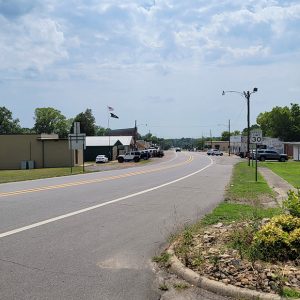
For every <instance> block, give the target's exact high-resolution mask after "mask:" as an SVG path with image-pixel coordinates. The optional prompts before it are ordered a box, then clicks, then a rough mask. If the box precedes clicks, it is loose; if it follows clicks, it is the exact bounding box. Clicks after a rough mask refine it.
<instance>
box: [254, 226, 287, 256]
mask: <svg viewBox="0 0 300 300" xmlns="http://www.w3.org/2000/svg"><path fill="white" fill-rule="evenodd" d="M288 238H289V235H288V233H287V232H285V231H283V230H282V228H281V227H278V226H276V225H275V224H274V223H272V222H270V223H268V224H266V225H264V226H263V227H262V228H261V229H260V230H259V231H258V232H257V233H256V234H255V236H254V239H253V240H254V243H255V246H256V247H257V248H258V249H259V251H260V252H261V254H262V257H263V258H264V259H265V260H272V259H274V258H275V259H284V258H287V257H288V252H289V240H288Z"/></svg>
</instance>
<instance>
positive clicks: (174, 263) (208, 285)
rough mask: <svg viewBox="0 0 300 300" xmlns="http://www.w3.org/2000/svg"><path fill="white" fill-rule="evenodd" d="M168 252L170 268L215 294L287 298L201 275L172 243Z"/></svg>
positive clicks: (263, 299)
mask: <svg viewBox="0 0 300 300" xmlns="http://www.w3.org/2000/svg"><path fill="white" fill-rule="evenodd" d="M167 253H168V254H170V255H171V258H170V260H169V261H170V269H171V271H172V272H174V273H175V274H176V275H178V276H179V277H181V278H183V279H184V280H186V281H187V282H188V283H190V284H193V285H194V286H197V287H199V288H203V289H205V290H208V291H210V292H213V293H215V294H218V295H221V296H227V297H232V298H236V299H250V300H258V299H260V300H282V299H286V298H283V297H280V296H279V295H276V294H268V293H263V292H257V291H253V290H249V289H246V288H240V287H236V286H233V285H230V284H229V285H227V284H225V283H222V282H219V281H215V280H211V279H208V278H206V277H203V276H200V275H199V274H197V273H196V272H194V271H192V270H191V269H188V268H186V267H185V266H184V265H183V264H182V263H181V262H180V261H179V259H178V258H177V257H176V256H175V253H174V246H173V245H171V246H170V247H169V249H168V250H167Z"/></svg>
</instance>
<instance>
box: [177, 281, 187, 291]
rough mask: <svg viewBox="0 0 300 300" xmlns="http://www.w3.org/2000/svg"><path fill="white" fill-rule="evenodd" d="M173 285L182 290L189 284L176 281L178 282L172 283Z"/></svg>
mask: <svg viewBox="0 0 300 300" xmlns="http://www.w3.org/2000/svg"><path fill="white" fill-rule="evenodd" d="M173 287H174V288H175V289H176V290H184V289H187V288H188V287H189V285H188V284H187V283H185V282H178V283H174V284H173Z"/></svg>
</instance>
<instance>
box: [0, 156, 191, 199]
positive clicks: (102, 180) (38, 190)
mask: <svg viewBox="0 0 300 300" xmlns="http://www.w3.org/2000/svg"><path fill="white" fill-rule="evenodd" d="M193 160H194V157H192V156H189V157H188V159H187V160H186V161H184V162H181V163H177V164H174V165H172V166H166V167H160V168H155V169H149V170H144V171H136V172H130V173H126V174H121V175H116V176H109V177H104V178H98V179H91V180H81V181H75V182H70V183H63V184H57V185H49V186H43V187H38V188H32V189H26V190H19V191H13V192H5V193H0V198H2V197H9V196H16V195H22V194H28V193H36V192H42V191H48V190H55V189H61V188H67V187H73V186H80V185H85V184H91V183H99V182H104V181H109V180H115V179H121V178H126V177H131V176H136V175H141V174H148V173H154V172H158V171H162V170H166V169H170V168H176V167H179V166H182V165H186V164H189V163H191V162H192V161H193Z"/></svg>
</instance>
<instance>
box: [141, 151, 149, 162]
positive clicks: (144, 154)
mask: <svg viewBox="0 0 300 300" xmlns="http://www.w3.org/2000/svg"><path fill="white" fill-rule="evenodd" d="M150 157H151V155H150V152H148V151H147V150H142V151H141V159H145V160H147V159H149V158H150Z"/></svg>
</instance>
